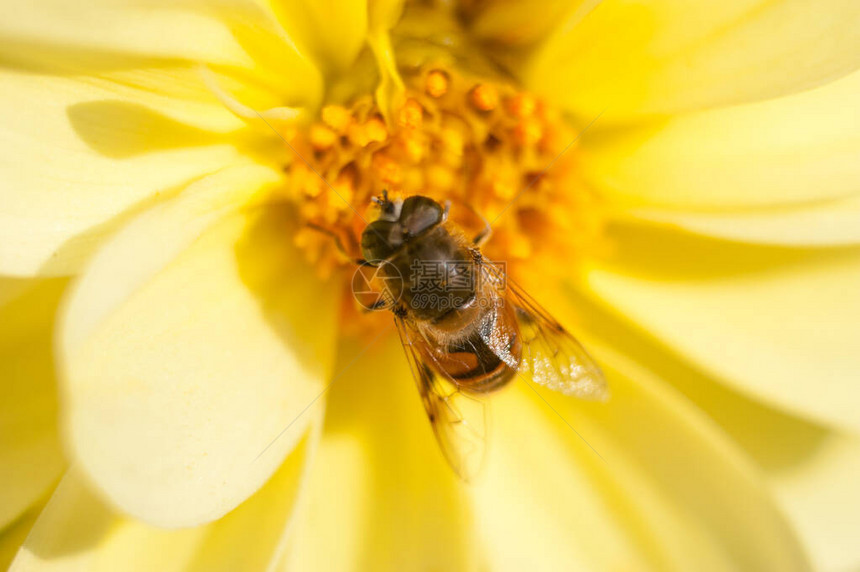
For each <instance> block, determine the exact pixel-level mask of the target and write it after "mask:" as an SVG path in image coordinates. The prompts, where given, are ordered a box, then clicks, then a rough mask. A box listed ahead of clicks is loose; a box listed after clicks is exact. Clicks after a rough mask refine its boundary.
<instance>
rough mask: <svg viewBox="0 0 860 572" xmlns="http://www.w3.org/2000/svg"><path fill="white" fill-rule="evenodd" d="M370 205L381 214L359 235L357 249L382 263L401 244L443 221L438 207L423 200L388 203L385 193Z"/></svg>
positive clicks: (443, 216)
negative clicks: (375, 206)
mask: <svg viewBox="0 0 860 572" xmlns="http://www.w3.org/2000/svg"><path fill="white" fill-rule="evenodd" d="M373 202H375V203H376V204H378V205H379V208H380V211H381V214H380V216H379V218H378V219H377V220H375V221H373V222H372V223H370V224H369V225H367V228H365V229H364V232H362V233H361V250H362V254H363V255H364V258H365V259H367V260H371V261H372V260H385V259H387V258H389V257H390V256H391V255H392V254H394V253H395V252H397V250H398V249H399V248H400V247H401V246H403V244H404V243H405V242H408V241H409V240H411V239H413V238H415V237H416V236H419V235H421V234H423V233H424V232H426V231H428V230H430V229H431V228H434V227H435V226H437V225H439V224H441V223H442V222H444V218H445V211H444V209H443V208H442V205H440V204H439V203H437V202H436V201H434V200H433V199H430V198H427V197H422V196H417V195H416V196H412V197H409V198H407V199H406V200H404V201H400V200H397V201H392V200H390V199H389V198H388V192H387V191H382V197H380V198H374V199H373Z"/></svg>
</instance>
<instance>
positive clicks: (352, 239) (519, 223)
mask: <svg viewBox="0 0 860 572" xmlns="http://www.w3.org/2000/svg"><path fill="white" fill-rule="evenodd" d="M401 73H402V79H403V83H404V93H402V94H401V97H399V98H398V99H396V100H395V101H399V102H400V103H399V104H398V105H396V106H395V107H394V108H393V109H380V108H379V106H378V105H377V103H376V102H375V101H374V99H373V98H372V97H371V96H370V95H365V96H363V97H360V98H358V99H356V100H354V101H351V102H348V103H345V104H334V105H327V106H325V107H323V108H322V110H321V111H320V115H319V117H318V119H317V120H316V121H313V122H312V123H311V124H310V125H308V126H306V127H304V128H301V129H295V130H294V134H293V135H291V137H290V138H289V139H288V141H289V142H290V145H289V149H285V153H286V154H287V156H288V159H287V161H286V162H287V164H286V166H285V170H286V172H287V174H288V176H287V185H286V192H287V193H288V195H289V199H290V200H292V201H295V202H297V203H298V204H299V209H298V212H299V215H300V217H301V219H302V220H303V222H304V223H305V225H304V226H303V231H302V232H301V233H299V235H298V236H296V238H295V241H296V244H297V246H298V247H299V248H300V249H301V250H302V251H305V252H306V253H307V259H308V260H309V261H311V262H312V263H313V264H314V265H316V266H317V267H318V268H320V271H321V273H325V274H330V273H331V272H333V271H334V270H335V269H337V268H342V269H344V271H348V270H346V269H348V268H351V266H350V261H351V259H356V258H360V256H361V253H360V248H359V246H358V242H359V236H360V234H361V231H362V230H363V228H364V226H365V225H366V224H367V222H368V221H370V220H373V218H375V217H376V216H377V213H376V211H375V210H374V209H375V208H376V207H374V206H373V205H372V203H371V198H372V197H375V196H378V195H379V194H380V193H381V192H382V191H383V190H384V189H385V190H388V192H389V194H390V195H392V196H393V197H400V198H403V197H407V196H411V195H416V194H419V195H425V196H428V197H431V198H433V199H435V200H437V201H440V202H449V203H450V205H451V207H450V216H451V219H450V220H451V223H452V224H456V225H457V228H460V229H461V230H462V231H463V233H464V234H466V236H474V235H476V234H477V233H478V232H479V231H480V230H482V229H483V228H484V227H485V226H486V225H487V224H490V225H491V227H492V229H493V236H492V239H491V240H490V241H489V242H488V243H486V244H485V245H483V246H482V249H483V251H484V253H485V254H486V255H487V257H488V258H490V259H493V260H504V261H505V262H506V263H507V265H508V268H509V270H510V269H512V268H513V269H516V268H517V267H520V266H527V273H529V274H533V273H534V272H535V269H538V270H537V271H538V272H539V273H540V275H541V276H544V275H547V274H552V273H556V274H560V273H561V272H562V270H567V269H561V268H560V266H561V265H559V264H558V259H559V256H563V257H564V260H575V259H576V257H577V254H578V253H580V252H584V251H586V250H588V249H590V248H592V246H591V245H592V243H595V242H596V241H597V240H598V239H599V236H600V235H601V228H602V216H601V215H600V213H601V209H600V207H599V204H598V202H597V200H596V199H595V197H594V196H593V195H592V194H591V193H590V192H589V190H588V188H587V186H586V185H585V184H584V183H583V182H582V180H581V179H580V177H579V172H578V169H577V165H578V161H579V159H580V155H579V151H578V149H577V145H576V144H572V143H573V142H575V141H576V135H577V133H578V132H579V130H580V129H582V127H583V126H581V125H579V126H577V125H576V124H575V123H574V122H572V121H568V120H566V118H565V117H564V116H563V115H562V114H561V113H560V112H559V111H558V110H556V109H555V108H553V107H552V106H551V105H550V104H548V103H547V102H546V101H543V100H542V99H541V98H539V97H538V96H536V95H534V94H531V93H529V92H526V91H523V90H521V89H519V88H518V87H517V86H516V85H515V84H513V83H512V82H510V81H507V80H504V79H499V78H488V77H475V76H471V75H468V74H465V73H461V72H458V71H456V70H454V69H451V68H448V67H445V66H441V65H429V66H425V67H418V68H414V69H409V70H401ZM296 154H298V155H300V158H301V159H303V160H300V159H299V158H298V157H296V156H295V155H296ZM305 162H307V163H305ZM335 237H336V239H335ZM540 260H544V263H541V262H540ZM514 273H515V274H516V272H514Z"/></svg>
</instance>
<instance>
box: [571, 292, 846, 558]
mask: <svg viewBox="0 0 860 572" xmlns="http://www.w3.org/2000/svg"><path fill="white" fill-rule="evenodd" d="M568 294H571V292H568ZM567 303H569V304H572V305H573V306H574V307H575V309H576V314H577V318H578V322H579V323H584V324H586V325H587V329H588V330H594V331H598V332H599V333H600V336H601V339H605V340H611V341H612V346H613V348H615V349H617V351H618V352H620V353H622V354H623V355H625V356H627V357H629V358H631V359H635V360H637V361H639V362H640V363H643V364H644V365H646V366H647V367H648V368H649V369H651V370H652V371H654V372H655V374H656V375H658V376H659V377H660V378H661V379H663V380H666V381H667V382H669V383H671V384H672V385H673V386H674V387H676V388H677V389H679V390H680V391H681V392H682V393H683V394H684V396H685V397H686V398H687V399H689V400H690V401H691V402H692V403H693V404H694V405H695V406H696V407H697V408H698V409H700V410H701V411H702V412H703V413H704V414H706V415H707V416H708V417H709V418H711V419H712V420H713V421H715V422H716V423H717V424H718V425H719V426H720V428H721V429H723V430H724V431H725V432H726V433H727V434H728V436H729V437H730V438H731V440H732V441H733V442H734V443H736V444H737V445H739V446H740V447H742V448H743V450H744V451H745V452H746V453H747V455H749V457H750V458H751V459H752V460H753V461H754V462H755V464H756V466H757V467H759V468H760V469H761V471H762V473H763V476H764V477H765V480H766V484H767V486H768V488H769V489H770V490H771V491H772V493H773V495H774V498H775V500H776V501H777V503H778V504H779V506H780V508H781V509H782V511H783V512H784V514H785V515H786V517H787V518H788V519H789V520H790V521H791V524H792V525H793V526H794V528H795V530H796V531H797V533H798V536H800V538H801V542H802V543H803V546H804V548H806V550H807V551H808V552H809V555H810V557H811V560H812V562H813V564H814V569H815V570H853V569H854V568H856V566H857V563H860V546H858V544H857V543H856V542H855V541H854V539H855V538H856V537H857V535H858V533H860V532H858V527H860V496H858V495H857V494H855V492H854V489H856V482H857V479H859V478H860V474H858V469H860V465H858V460H860V449H858V444H857V442H856V441H857V440H856V438H854V437H846V436H844V435H841V434H840V433H838V432H835V431H831V430H828V429H827V428H825V427H822V426H821V425H817V424H814V423H811V422H809V421H808V420H805V419H802V418H799V417H795V416H793V415H790V414H787V413H785V412H784V411H781V410H779V409H776V408H773V407H771V406H769V405H768V404H767V403H764V402H762V401H760V400H758V399H756V398H755V397H750V396H747V395H745V394H743V393H740V392H738V391H735V390H734V389H732V388H731V387H729V386H726V385H725V384H722V383H720V382H719V381H718V380H716V379H715V378H713V377H711V376H709V375H707V374H706V373H704V372H703V371H702V370H700V369H698V368H697V367H695V366H694V365H692V364H689V363H687V362H685V361H684V360H680V359H678V357H677V355H675V354H674V353H672V351H671V350H670V349H668V348H667V347H665V346H663V345H662V344H660V343H659V342H658V341H656V340H654V339H653V338H651V337H650V336H648V335H647V333H645V332H642V331H637V330H636V329H635V328H631V327H630V326H629V324H628V323H625V321H624V320H623V319H621V318H618V317H614V316H612V315H610V314H608V313H607V312H606V310H605V309H602V308H599V307H597V306H595V305H593V304H590V303H589V301H588V300H586V299H583V298H582V297H581V296H577V297H576V298H574V299H569V300H568V302H567ZM562 305H563V304H562Z"/></svg>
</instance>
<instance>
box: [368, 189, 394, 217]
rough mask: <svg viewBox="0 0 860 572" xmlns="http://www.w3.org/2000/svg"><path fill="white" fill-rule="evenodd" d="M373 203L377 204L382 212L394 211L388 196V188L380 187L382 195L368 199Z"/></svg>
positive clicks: (389, 212)
mask: <svg viewBox="0 0 860 572" xmlns="http://www.w3.org/2000/svg"><path fill="white" fill-rule="evenodd" d="M370 200H371V201H372V202H373V203H374V204H377V205H379V207H380V208H381V209H382V212H384V213H386V214H391V213H393V212H394V203H393V202H391V200H390V199H389V198H388V189H382V197H381V198H380V197H372V198H371V199H370Z"/></svg>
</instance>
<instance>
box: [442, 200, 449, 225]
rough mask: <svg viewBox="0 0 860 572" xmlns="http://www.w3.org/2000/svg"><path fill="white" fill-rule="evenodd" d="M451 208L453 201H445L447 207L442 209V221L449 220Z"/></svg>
mask: <svg viewBox="0 0 860 572" xmlns="http://www.w3.org/2000/svg"><path fill="white" fill-rule="evenodd" d="M450 210H451V201H450V200H447V201H445V209H444V210H443V211H442V222H445V221H446V220H448V211H450Z"/></svg>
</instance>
